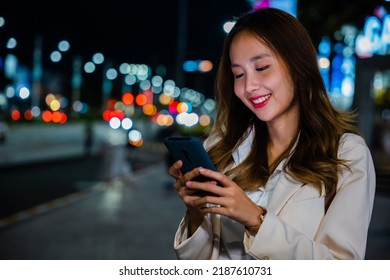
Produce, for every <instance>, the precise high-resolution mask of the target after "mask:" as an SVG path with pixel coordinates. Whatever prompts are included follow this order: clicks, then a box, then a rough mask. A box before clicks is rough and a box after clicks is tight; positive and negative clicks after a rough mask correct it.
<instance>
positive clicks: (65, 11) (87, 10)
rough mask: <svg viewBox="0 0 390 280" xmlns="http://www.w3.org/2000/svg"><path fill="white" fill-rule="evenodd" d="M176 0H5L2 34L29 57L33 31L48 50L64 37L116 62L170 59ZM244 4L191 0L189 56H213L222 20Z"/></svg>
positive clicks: (79, 49)
mask: <svg viewBox="0 0 390 280" xmlns="http://www.w3.org/2000/svg"><path fill="white" fill-rule="evenodd" d="M178 2H179V0H171V1H118V0H109V1H100V2H99V1H91V0H78V1H74V0H67V1H51V2H46V1H45V2H44V1H31V2H27V1H26V4H21V3H20V2H19V1H6V3H2V4H1V8H0V16H3V17H4V18H5V19H6V25H5V27H4V28H3V30H1V29H0V31H1V33H0V38H1V40H2V41H4V39H5V38H8V37H9V36H13V37H15V38H16V39H18V41H19V49H22V52H23V54H22V56H23V57H27V58H28V57H29V52H30V51H31V49H30V48H31V47H30V46H31V44H32V42H33V40H34V37H35V36H36V35H38V34H40V35H42V37H43V46H44V51H45V50H47V51H48V52H50V51H51V50H55V49H56V48H57V43H58V42H59V41H60V40H62V39H67V40H69V41H70V44H71V50H70V51H71V52H72V53H75V54H80V55H81V56H83V57H86V58H89V57H91V55H92V54H93V53H94V52H96V51H100V52H102V53H103V54H104V55H105V56H106V57H107V58H110V59H112V60H114V61H118V62H122V61H126V62H129V63H147V64H148V63H150V64H158V63H162V64H170V63H172V61H175V60H176V53H177V34H178V21H179V19H178V15H177V14H178V10H179V7H178ZM227 2H228V3H229V4H228V5H227V4H226V3H227ZM40 3H45V4H40ZM248 10H250V5H249V4H248V2H247V1H246V0H241V1H223V0H220V1H208V0H196V1H193V0H190V1H189V6H188V11H189V13H188V17H187V23H188V33H187V36H188V41H187V46H188V49H187V55H186V56H187V58H188V59H212V60H214V59H215V57H217V56H218V55H219V53H220V50H221V44H222V40H223V37H224V35H225V34H224V32H223V30H222V24H223V23H224V22H225V21H226V20H229V19H231V18H232V17H233V16H236V15H237V14H239V13H241V12H246V11H248Z"/></svg>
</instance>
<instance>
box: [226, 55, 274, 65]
mask: <svg viewBox="0 0 390 280" xmlns="http://www.w3.org/2000/svg"><path fill="white" fill-rule="evenodd" d="M266 57H271V55H270V54H266V53H265V54H259V55H256V56H254V57H251V58H250V62H255V61H256V60H260V59H263V58H266ZM230 67H232V68H233V67H240V65H239V64H235V63H232V64H231V65H230Z"/></svg>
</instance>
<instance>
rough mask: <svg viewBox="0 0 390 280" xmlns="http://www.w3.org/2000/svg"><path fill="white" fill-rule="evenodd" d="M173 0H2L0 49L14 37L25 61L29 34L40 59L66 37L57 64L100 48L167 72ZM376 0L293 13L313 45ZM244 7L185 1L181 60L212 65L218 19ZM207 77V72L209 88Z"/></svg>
mask: <svg viewBox="0 0 390 280" xmlns="http://www.w3.org/2000/svg"><path fill="white" fill-rule="evenodd" d="M179 1H180V0H169V1H161V0H149V1H147V0H142V1H141V0H139V1H132V0H131V1H123V0H109V1H96V0H94V1H92V0H67V1H51V2H46V1H42V0H35V1H28V2H27V1H22V2H20V1H9V0H8V1H3V3H1V4H0V16H2V17H4V18H5V20H6V25H5V26H4V27H3V28H1V29H0V55H2V54H3V53H4V51H5V49H4V45H5V42H6V40H7V39H8V38H9V37H14V38H16V39H17V40H18V47H17V49H16V50H14V52H15V54H17V56H18V58H19V59H20V61H21V63H24V64H27V65H31V63H32V49H33V42H34V38H35V37H36V36H37V35H41V36H42V38H43V55H44V59H46V60H47V61H46V62H45V61H44V63H47V64H50V62H49V60H48V57H49V54H50V52H52V51H54V50H56V49H57V44H58V42H59V41H60V40H63V39H66V40H69V42H70V44H71V49H70V51H69V52H68V53H67V54H64V57H63V61H64V62H62V63H65V64H66V63H71V61H72V59H71V58H70V57H71V56H74V55H79V56H81V57H82V58H83V60H84V61H87V60H91V58H92V54H94V53H95V52H102V53H103V54H104V55H105V57H106V60H107V59H109V60H110V61H112V63H113V65H114V66H117V65H119V64H120V63H122V62H128V63H146V64H149V65H151V66H152V67H156V66H157V65H160V64H161V65H165V66H166V67H167V69H168V75H169V76H170V77H171V78H173V77H174V76H175V71H176V61H177V57H178V55H177V54H178V51H177V50H178V41H177V40H178V30H179V26H180V24H179V17H178V11H179ZM384 2H385V1H384V0H337V1H336V0H317V1H311V0H298V3H299V6H298V18H299V19H300V20H301V21H302V23H303V24H304V25H305V26H306V27H307V29H308V30H309V33H310V34H311V35H312V38H313V40H314V42H315V43H317V42H318V41H319V39H320V37H321V36H323V35H330V36H331V35H332V33H333V32H334V31H335V30H336V29H337V28H340V26H341V25H342V24H345V23H355V24H357V25H358V26H359V25H360V28H362V24H363V22H364V19H365V17H366V16H367V15H369V14H370V13H372V9H373V7H374V6H375V5H376V4H377V3H384ZM387 3H389V2H387ZM250 10H251V6H250V4H249V3H248V1H247V0H233V1H226V0H188V16H187V17H185V19H186V20H187V21H186V23H187V24H188V28H187V44H186V46H187V48H186V52H185V54H184V55H185V58H186V59H192V60H197V59H209V60H211V61H212V62H213V63H214V64H215V67H216V65H217V63H218V59H219V55H220V53H221V49H222V42H223V39H224V36H225V33H224V32H223V30H222V25H223V23H224V22H225V21H227V20H230V19H232V18H233V17H235V16H238V15H240V14H242V13H245V12H247V11H250ZM181 24H182V23H181ZM179 38H180V37H179ZM181 38H183V37H181ZM214 70H215V69H214ZM211 75H212V74H211ZM190 79H191V77H190ZM195 79H196V77H195ZM212 80H213V77H210V78H208V81H207V83H209V85H210V86H211V81H212ZM195 82H199V80H198V81H195ZM208 87H209V86H208ZM210 91H211V89H210Z"/></svg>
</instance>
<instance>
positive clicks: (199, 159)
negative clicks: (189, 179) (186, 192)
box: [164, 136, 217, 182]
mask: <svg viewBox="0 0 390 280" xmlns="http://www.w3.org/2000/svg"><path fill="white" fill-rule="evenodd" d="M164 144H165V146H166V147H167V149H168V152H169V153H170V155H171V156H172V158H173V159H174V161H178V160H181V161H183V167H182V168H181V172H182V173H183V174H185V173H187V172H189V171H191V170H192V169H194V168H196V167H204V168H207V169H211V170H214V171H216V170H217V169H216V168H215V165H214V163H213V162H212V160H211V158H210V156H209V154H208V153H207V151H206V150H205V148H204V146H203V143H202V141H201V140H200V139H199V138H198V137H194V136H171V137H166V138H164ZM194 181H199V182H205V181H210V179H209V178H207V177H204V176H198V177H196V178H194Z"/></svg>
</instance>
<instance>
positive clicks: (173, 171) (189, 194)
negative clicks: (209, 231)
mask: <svg viewBox="0 0 390 280" xmlns="http://www.w3.org/2000/svg"><path fill="white" fill-rule="evenodd" d="M182 166H183V162H182V161H181V160H179V161H176V162H175V163H174V164H173V165H172V166H171V167H170V168H169V169H168V174H169V175H170V176H171V177H173V178H174V179H175V180H176V183H175V189H176V191H177V192H178V194H179V197H180V198H181V199H182V200H183V202H184V204H185V205H186V207H187V215H188V217H189V236H191V235H192V234H193V233H194V232H195V231H196V229H197V228H198V227H199V226H200V225H201V224H202V221H203V217H204V213H203V211H202V210H201V209H200V208H199V207H193V206H192V205H194V204H195V200H196V199H199V197H200V196H199V193H197V190H195V189H190V188H187V186H186V183H187V182H188V181H190V180H192V179H193V178H195V177H197V176H199V171H198V170H197V169H194V170H192V171H190V172H188V173H186V174H182V173H181V171H180V168H181V167H182Z"/></svg>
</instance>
